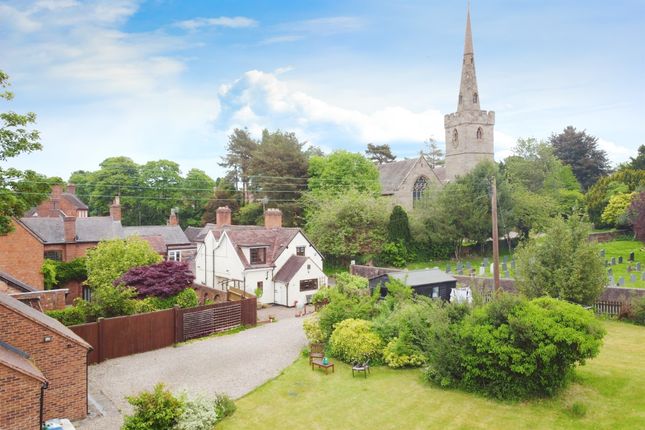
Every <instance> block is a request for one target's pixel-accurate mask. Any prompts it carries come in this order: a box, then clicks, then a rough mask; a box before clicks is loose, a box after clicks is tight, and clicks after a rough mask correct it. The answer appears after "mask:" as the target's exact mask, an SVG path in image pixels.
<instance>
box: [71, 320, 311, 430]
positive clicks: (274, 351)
mask: <svg viewBox="0 0 645 430" xmlns="http://www.w3.org/2000/svg"><path fill="white" fill-rule="evenodd" d="M305 345H306V338H305V335H304V332H303V330H302V319H301V318H285V319H281V320H278V322H275V323H271V324H265V325H262V326H259V327H255V328H252V329H249V330H245V331H243V332H240V333H236V334H232V335H227V336H221V337H214V338H210V339H205V340H201V341H195V342H193V343H189V344H184V345H181V346H177V347H168V348H163V349H159V350H156V351H150V352H145V353H142V354H137V355H132V356H129V357H122V358H116V359H113V360H108V361H105V362H103V363H101V364H97V365H93V366H90V368H89V391H90V404H91V405H92V404H94V407H93V408H91V409H97V410H98V411H99V413H98V414H97V413H95V412H93V413H92V414H91V416H90V417H89V418H87V419H85V420H84V421H81V422H78V423H76V428H77V429H79V430H118V429H119V428H120V426H121V423H122V420H123V418H122V414H129V413H130V412H131V408H130V405H129V404H128V402H127V401H126V400H125V397H126V396H129V395H133V394H136V393H138V392H140V391H142V390H149V389H151V388H152V387H153V386H154V385H155V384H156V383H157V382H163V383H164V384H166V385H167V386H168V387H169V388H170V389H171V390H172V391H173V392H175V393H177V392H180V391H186V392H187V393H188V394H189V395H194V394H204V395H207V396H213V395H215V394H216V393H226V394H228V395H229V396H231V397H233V398H238V397H241V396H243V395H244V394H246V393H248V392H249V391H251V390H253V389H254V388H255V387H257V386H259V385H261V384H263V383H265V382H266V381H268V380H269V379H272V378H274V377H276V376H278V375H279V374H280V372H281V371H282V370H283V369H284V368H286V367H288V366H289V365H290V364H291V363H293V361H294V360H295V359H296V358H297V357H298V355H299V354H300V351H301V350H302V348H303V347H304V346H305ZM101 413H102V414H101ZM101 415H102V416H101Z"/></svg>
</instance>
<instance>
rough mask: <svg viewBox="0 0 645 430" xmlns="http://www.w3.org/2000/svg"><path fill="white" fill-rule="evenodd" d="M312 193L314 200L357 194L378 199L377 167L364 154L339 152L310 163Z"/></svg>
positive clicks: (310, 187)
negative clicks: (327, 196) (349, 192)
mask: <svg viewBox="0 0 645 430" xmlns="http://www.w3.org/2000/svg"><path fill="white" fill-rule="evenodd" d="M308 187H309V191H311V193H312V194H313V195H314V196H315V197H320V196H323V195H339V194H343V193H346V192H347V191H348V190H356V191H358V192H361V193H368V194H372V195H374V196H377V195H379V194H380V192H381V184H380V182H379V173H378V169H377V168H376V166H374V164H373V163H371V162H370V161H369V160H368V159H367V158H365V157H363V156H362V155H361V154H355V153H352V152H348V151H344V150H339V151H334V152H332V153H331V154H330V155H327V156H323V157H318V156H314V157H311V158H310V159H309V181H308Z"/></svg>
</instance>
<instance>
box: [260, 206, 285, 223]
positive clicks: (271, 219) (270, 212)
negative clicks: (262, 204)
mask: <svg viewBox="0 0 645 430" xmlns="http://www.w3.org/2000/svg"><path fill="white" fill-rule="evenodd" d="M264 227H266V228H281V227H282V211H281V210H280V209H278V208H268V209H267V210H265V211H264Z"/></svg>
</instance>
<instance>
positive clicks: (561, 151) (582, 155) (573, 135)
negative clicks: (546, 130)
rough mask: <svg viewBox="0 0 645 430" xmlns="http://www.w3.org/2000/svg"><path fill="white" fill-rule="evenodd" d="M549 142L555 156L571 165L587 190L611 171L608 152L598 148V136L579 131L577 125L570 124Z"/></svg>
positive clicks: (553, 135)
mask: <svg viewBox="0 0 645 430" xmlns="http://www.w3.org/2000/svg"><path fill="white" fill-rule="evenodd" d="M549 142H550V143H551V145H552V146H553V151H554V154H555V156H556V157H558V158H559V159H560V160H562V162H563V163H564V164H566V165H569V166H571V169H572V170H573V174H574V175H575V176H576V178H577V179H578V182H580V185H582V188H583V189H585V190H586V189H588V188H589V187H591V186H592V185H593V184H594V183H595V182H596V181H597V180H598V179H600V178H601V177H603V176H605V175H607V174H608V173H609V171H610V167H609V161H608V159H607V153H606V152H605V151H603V150H602V149H599V148H598V138H597V137H595V136H591V135H589V134H587V132H586V131H585V130H583V131H577V130H576V129H575V127H573V126H568V127H566V128H565V129H564V131H563V132H562V133H560V134H555V133H554V134H552V135H551V137H550V138H549Z"/></svg>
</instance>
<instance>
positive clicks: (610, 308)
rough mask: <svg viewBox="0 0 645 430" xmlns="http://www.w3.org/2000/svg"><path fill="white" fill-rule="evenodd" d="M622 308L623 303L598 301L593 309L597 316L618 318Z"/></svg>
mask: <svg viewBox="0 0 645 430" xmlns="http://www.w3.org/2000/svg"><path fill="white" fill-rule="evenodd" d="M622 306H623V304H622V302H610V301H597V302H596V303H594V305H593V308H594V311H596V313H597V314H604V315H612V316H618V315H620V311H621V309H622Z"/></svg>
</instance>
